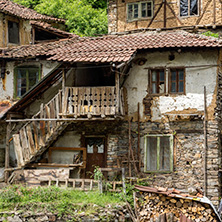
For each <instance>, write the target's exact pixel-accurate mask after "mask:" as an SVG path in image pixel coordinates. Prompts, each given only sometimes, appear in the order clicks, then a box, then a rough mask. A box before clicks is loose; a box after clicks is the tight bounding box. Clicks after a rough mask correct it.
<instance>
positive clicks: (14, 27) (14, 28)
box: [8, 21, 19, 44]
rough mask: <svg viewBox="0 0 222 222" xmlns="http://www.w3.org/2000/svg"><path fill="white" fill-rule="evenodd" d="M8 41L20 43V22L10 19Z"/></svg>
mask: <svg viewBox="0 0 222 222" xmlns="http://www.w3.org/2000/svg"><path fill="white" fill-rule="evenodd" d="M8 42H9V43H14V44H18V43H19V23H17V22H11V21H8Z"/></svg>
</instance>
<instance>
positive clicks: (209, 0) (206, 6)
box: [196, 0, 212, 25]
mask: <svg viewBox="0 0 222 222" xmlns="http://www.w3.org/2000/svg"><path fill="white" fill-rule="evenodd" d="M211 1H212V0H208V2H207V4H206V5H205V7H204V9H203V12H202V14H201V16H200V17H199V18H198V19H197V22H196V25H199V23H200V21H201V19H202V18H203V16H204V14H205V12H206V10H207V8H208V6H209V5H210V3H211Z"/></svg>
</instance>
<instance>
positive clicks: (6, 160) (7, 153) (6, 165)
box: [4, 123, 11, 183]
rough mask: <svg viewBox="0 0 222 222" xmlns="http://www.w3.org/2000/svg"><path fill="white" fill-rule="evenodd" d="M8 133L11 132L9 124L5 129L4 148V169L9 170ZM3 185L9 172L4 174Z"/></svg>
mask: <svg viewBox="0 0 222 222" xmlns="http://www.w3.org/2000/svg"><path fill="white" fill-rule="evenodd" d="M10 132H11V123H8V124H7V127H6V146H5V168H9V167H10V165H9V161H10V147H9V138H10ZM4 176H5V183H7V181H8V178H9V172H8V171H6V172H5V175H4Z"/></svg>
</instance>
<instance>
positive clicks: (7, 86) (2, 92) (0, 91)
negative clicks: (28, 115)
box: [0, 60, 58, 101]
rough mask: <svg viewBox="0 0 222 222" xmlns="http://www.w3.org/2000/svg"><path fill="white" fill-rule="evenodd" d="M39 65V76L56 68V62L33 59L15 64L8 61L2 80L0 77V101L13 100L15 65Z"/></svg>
mask: <svg viewBox="0 0 222 222" xmlns="http://www.w3.org/2000/svg"><path fill="white" fill-rule="evenodd" d="M18 65H19V66H27V67H28V66H33V65H35V66H39V67H40V68H41V67H42V68H41V77H44V76H45V75H47V74H48V73H49V72H50V71H52V70H53V69H55V68H56V66H57V65H58V63H57V62H50V61H43V60H42V61H34V62H27V63H21V64H16V63H15V62H8V63H7V64H6V72H5V73H6V74H5V78H4V80H3V79H1V78H0V101H2V100H11V101H12V100H13V94H14V69H15V67H16V66H18Z"/></svg>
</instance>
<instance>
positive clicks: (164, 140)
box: [145, 135, 173, 172]
mask: <svg viewBox="0 0 222 222" xmlns="http://www.w3.org/2000/svg"><path fill="white" fill-rule="evenodd" d="M172 170H173V136H172V135H153V136H152V135H149V136H146V139H145V171H150V172H152V171H154V172H169V171H172Z"/></svg>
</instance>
